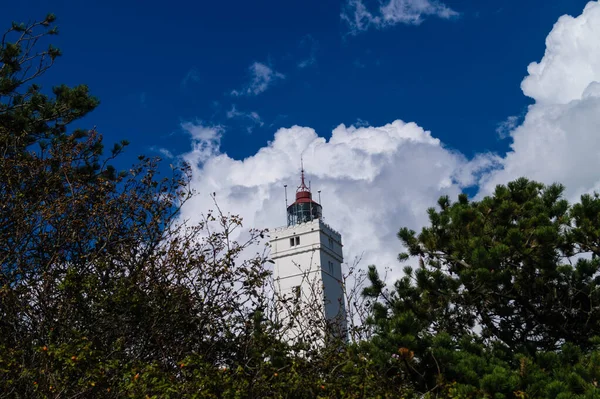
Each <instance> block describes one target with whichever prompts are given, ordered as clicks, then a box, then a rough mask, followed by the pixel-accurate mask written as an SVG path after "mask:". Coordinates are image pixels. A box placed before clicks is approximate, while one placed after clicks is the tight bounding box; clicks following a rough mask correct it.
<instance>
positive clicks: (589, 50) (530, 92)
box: [521, 1, 600, 105]
mask: <svg viewBox="0 0 600 399" xmlns="http://www.w3.org/2000/svg"><path fill="white" fill-rule="evenodd" d="M598 38H600V3H598V2H597V1H593V2H589V3H588V4H587V5H586V7H585V9H584V11H583V13H582V15H580V16H578V17H577V18H573V17H571V16H569V15H564V16H562V17H560V18H559V20H558V22H556V24H555V25H554V28H553V29H552V32H550V34H549V35H548V37H547V38H546V52H545V54H544V58H542V60H541V61H540V62H539V63H536V62H533V63H531V64H530V65H529V66H528V67H527V72H528V73H529V76H527V77H526V78H525V80H523V83H522V84H521V88H522V89H523V93H525V95H526V96H529V97H531V98H533V99H534V100H535V101H536V103H537V104H540V105H544V104H567V103H568V102H570V101H573V100H579V99H581V97H582V94H583V91H584V90H585V89H586V88H587V87H588V85H589V84H590V83H591V82H594V81H600V40H598Z"/></svg>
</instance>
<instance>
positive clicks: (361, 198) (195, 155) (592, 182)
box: [182, 1, 600, 278]
mask: <svg viewBox="0 0 600 399" xmlns="http://www.w3.org/2000/svg"><path fill="white" fill-rule="evenodd" d="M598 27H600V3H599V2H597V1H594V2H591V3H589V4H588V5H587V6H586V8H585V11H584V12H583V14H582V15H581V16H579V17H577V18H571V17H568V18H567V17H562V18H561V19H560V20H559V21H558V22H557V24H556V25H555V26H554V29H553V30H552V32H551V33H550V34H549V36H548V40H547V49H546V55H545V56H544V58H543V59H542V60H541V61H540V62H539V63H538V64H532V65H536V66H535V67H530V70H529V72H530V73H529V76H528V77H527V78H525V80H524V82H523V91H524V93H525V94H526V95H528V96H531V97H533V98H534V99H535V100H536V103H535V104H533V105H532V106H530V107H529V109H528V111H527V114H526V115H525V117H524V118H523V121H522V122H519V121H517V120H516V119H514V118H508V119H507V122H506V123H505V125H504V128H505V129H508V130H509V131H510V137H511V138H512V140H513V143H512V148H511V151H510V152H509V153H508V154H506V156H505V157H499V156H496V155H493V154H480V155H478V156H476V157H475V158H474V159H472V160H467V159H466V158H465V157H464V156H463V155H461V154H460V153H458V152H455V151H451V150H449V149H447V148H445V147H444V146H443V145H442V144H441V143H440V141H439V140H438V139H436V138H434V137H432V136H431V134H430V133H429V132H428V131H425V130H424V129H423V128H421V127H420V126H418V125H417V124H415V123H405V122H402V121H399V120H398V121H395V122H393V123H390V124H387V125H385V126H379V127H374V126H360V127H353V126H350V127H346V126H344V125H340V126H338V127H337V128H335V129H334V130H333V132H332V135H331V138H330V139H329V140H326V139H325V138H324V137H322V136H319V135H318V134H317V132H315V131H314V130H313V129H311V128H309V127H300V126H292V127H290V128H281V129H279V130H277V132H276V133H275V135H274V137H273V140H272V141H271V142H269V143H268V145H266V146H264V147H263V148H261V149H260V150H259V151H257V152H256V153H255V154H254V155H252V156H250V157H248V158H246V159H244V160H236V159H232V158H231V157H230V156H228V155H227V154H225V153H222V152H221V149H220V138H221V134H222V133H223V132H222V129H221V128H220V127H206V126H203V125H202V124H201V123H187V124H184V126H183V128H184V129H185V130H186V131H188V132H189V134H190V136H191V137H192V143H193V149H192V151H190V152H189V153H187V154H185V155H184V156H183V157H184V159H186V160H188V161H189V162H190V163H191V164H192V166H193V168H194V180H193V187H194V188H195V189H196V190H197V191H198V192H199V195H198V196H197V197H196V198H194V199H193V200H192V201H191V202H190V203H188V204H187V205H186V206H185V207H184V208H183V210H182V216H183V217H184V218H189V219H192V220H197V218H198V217H199V214H200V213H201V212H205V211H206V210H207V209H210V208H213V203H212V199H211V198H210V196H209V194H210V193H213V192H215V193H216V195H217V200H218V202H219V205H220V206H221V207H222V209H224V210H225V211H230V212H233V213H238V214H240V215H241V216H242V217H243V218H244V223H245V226H246V227H259V228H260V227H276V226H280V225H282V224H284V223H285V206H284V198H283V185H284V184H288V185H289V187H293V186H294V185H296V184H298V174H299V160H300V155H301V154H302V155H303V157H304V162H305V168H306V170H307V173H308V178H309V179H310V180H312V187H313V189H314V190H315V191H316V190H322V199H323V201H322V202H323V207H324V216H325V218H326V221H327V222H328V223H329V224H331V225H332V226H333V227H334V228H336V229H338V230H339V231H340V232H341V233H342V236H343V241H344V255H345V258H346V260H347V261H350V262H351V261H352V260H353V259H354V257H357V256H360V255H363V263H362V265H363V267H364V266H366V265H367V264H371V263H374V264H377V265H378V266H379V267H380V268H383V267H386V266H392V267H393V270H394V273H393V275H392V278H394V277H397V276H398V275H399V274H400V273H401V272H400V269H401V268H400V267H398V265H397V262H396V256H397V254H398V253H399V252H400V251H402V248H401V246H400V242H399V241H398V239H397V238H396V233H397V231H398V229H399V228H400V227H402V226H408V227H410V228H413V229H420V228H421V227H422V226H423V225H425V224H427V215H426V209H427V208H428V207H430V206H433V205H434V204H435V201H436V200H437V198H438V197H439V196H440V195H444V194H447V195H450V196H451V198H456V195H457V194H458V193H459V192H460V191H461V189H462V188H463V187H466V186H469V185H472V184H477V183H480V194H479V195H483V194H487V193H489V192H491V191H492V190H493V188H494V187H495V186H496V184H501V183H502V184H503V183H506V182H508V181H510V180H513V179H515V178H517V177H520V176H527V177H529V178H532V179H535V180H539V181H542V182H545V183H552V182H555V181H558V182H562V183H564V184H566V185H567V188H568V192H567V196H568V197H569V198H570V199H573V198H575V196H577V195H579V194H581V193H583V192H589V191H591V190H600V175H599V174H598V170H600V83H599V81H600V77H599V76H597V75H596V72H594V71H598V68H600V59H599V58H598V57H597V55H598V53H599V52H600V50H598V49H596V50H594V47H593V46H594V44H593V42H594V41H596V40H597V37H600V36H599V35H598ZM575 37H577V40H576V41H574V40H572V39H573V38H575ZM592 50H593V51H594V52H595V54H590V51H592ZM581 71H585V73H582V72H581ZM560 76H564V77H565V79H559V78H558V77H560ZM232 110H233V111H236V112H239V111H237V110H235V108H234V109H232ZM519 123H520V124H519ZM490 134H493V132H490ZM291 194H292V195H293V193H291Z"/></svg>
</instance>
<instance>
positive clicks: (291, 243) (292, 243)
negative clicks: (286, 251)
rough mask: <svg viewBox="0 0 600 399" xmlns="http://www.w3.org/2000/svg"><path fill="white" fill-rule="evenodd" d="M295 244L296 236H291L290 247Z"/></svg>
mask: <svg viewBox="0 0 600 399" xmlns="http://www.w3.org/2000/svg"><path fill="white" fill-rule="evenodd" d="M293 246H294V237H292V238H290V247H293Z"/></svg>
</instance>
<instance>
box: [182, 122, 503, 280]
mask: <svg viewBox="0 0 600 399" xmlns="http://www.w3.org/2000/svg"><path fill="white" fill-rule="evenodd" d="M186 129H187V130H188V131H195V130H198V131H205V130H206V129H208V130H209V131H211V134H208V135H206V137H207V138H208V140H209V143H207V144H205V145H203V144H201V141H202V140H198V139H195V145H194V149H193V150H192V151H191V152H190V153H188V154H186V155H185V158H186V159H187V160H188V161H191V162H194V160H200V162H196V163H195V168H196V170H195V171H194V172H195V174H194V176H195V177H194V181H193V187H194V188H195V189H196V190H197V191H198V192H199V193H200V194H199V195H198V196H197V197H196V198H194V199H193V200H192V201H191V202H190V203H188V204H187V205H186V206H185V207H184V208H183V210H182V217H183V218H186V219H192V220H194V219H196V218H198V216H199V213H200V212H203V211H206V210H207V209H210V208H212V207H213V205H212V199H211V198H210V196H209V194H210V193H213V192H215V193H216V196H217V200H218V202H219V205H220V207H221V208H222V209H224V210H226V211H230V212H232V213H238V214H240V215H241V216H242V217H243V218H244V222H245V226H246V227H257V228H261V227H269V228H274V227H278V226H281V225H283V224H285V220H286V219H285V203H284V192H283V185H284V184H288V185H289V186H288V188H293V187H294V186H296V185H298V184H299V166H300V165H299V164H300V156H301V154H302V155H303V158H304V166H305V169H306V171H307V177H308V179H310V180H312V187H313V190H314V192H315V193H316V191H317V190H321V191H322V199H323V209H324V216H325V219H326V221H327V223H329V224H330V225H331V226H333V227H334V228H335V229H338V230H339V231H340V233H341V234H342V236H343V241H344V254H345V257H346V260H347V261H350V262H351V261H352V260H353V259H354V258H355V257H357V256H360V255H363V266H365V265H367V264H370V263H374V264H377V265H378V266H380V267H384V266H393V267H394V269H395V270H396V271H397V272H398V273H400V269H401V268H399V267H396V266H397V261H396V257H397V255H398V253H399V252H401V250H402V248H401V246H400V242H399V241H398V239H397V238H396V233H397V231H398V230H399V229H400V227H402V226H409V227H411V228H418V227H420V226H422V225H423V224H424V223H425V221H426V218H427V215H426V209H427V208H428V207H430V206H432V205H434V204H435V201H436V200H437V198H438V197H439V196H440V195H443V194H450V195H452V196H456V195H457V194H458V193H459V192H460V187H461V185H463V184H469V183H473V182H475V181H476V179H475V178H474V175H476V174H477V173H478V172H480V171H481V170H485V168H487V167H489V164H490V162H492V158H491V157H487V156H482V157H480V158H479V159H478V162H467V160H466V159H465V158H464V157H463V156H462V155H460V154H459V153H456V152H453V151H449V150H447V149H445V148H444V147H443V146H442V145H441V143H440V141H439V140H438V139H435V138H433V137H432V136H431V135H430V133H429V132H427V131H425V130H423V129H422V128H421V127H419V126H418V125H416V124H414V123H405V122H402V121H399V120H398V121H395V122H393V123H390V124H387V125H385V126H380V127H359V128H356V127H353V126H350V127H346V126H344V125H340V126H338V127H337V128H335V129H334V130H333V132H332V136H331V139H330V140H329V141H327V140H326V139H325V138H323V137H321V136H319V135H318V134H317V133H316V132H315V131H314V130H313V129H311V128H308V127H300V126H293V127H290V128H281V129H279V130H278V131H277V132H276V133H275V136H274V138H273V140H272V141H271V142H270V143H269V144H268V145H267V146H265V147H263V148H261V149H260V150H259V151H258V152H257V153H256V154H254V155H253V156H250V157H248V158H246V159H244V160H235V159H232V158H231V157H229V156H228V155H227V154H224V153H221V152H220V149H219V148H218V146H215V145H214V144H215V143H217V142H218V141H216V140H215V137H219V132H216V131H213V130H212V128H206V127H203V126H201V125H197V124H196V125H194V124H188V125H186ZM192 135H193V137H199V135H197V134H192ZM207 149H210V154H209V153H207ZM289 194H290V196H293V190H292V192H291V193H289ZM397 275H398V274H396V276H397Z"/></svg>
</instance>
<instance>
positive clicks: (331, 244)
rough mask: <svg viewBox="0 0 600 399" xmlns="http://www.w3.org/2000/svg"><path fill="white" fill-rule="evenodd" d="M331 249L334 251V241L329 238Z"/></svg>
mask: <svg viewBox="0 0 600 399" xmlns="http://www.w3.org/2000/svg"><path fill="white" fill-rule="evenodd" d="M329 248H332V249H333V239H332V238H329Z"/></svg>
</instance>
